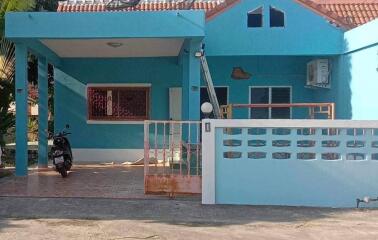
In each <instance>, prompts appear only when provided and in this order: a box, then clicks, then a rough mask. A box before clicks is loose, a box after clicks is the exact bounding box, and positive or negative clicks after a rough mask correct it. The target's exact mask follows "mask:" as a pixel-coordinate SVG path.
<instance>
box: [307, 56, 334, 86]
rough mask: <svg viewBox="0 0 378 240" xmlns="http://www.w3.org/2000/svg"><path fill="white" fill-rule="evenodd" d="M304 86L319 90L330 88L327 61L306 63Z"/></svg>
mask: <svg viewBox="0 0 378 240" xmlns="http://www.w3.org/2000/svg"><path fill="white" fill-rule="evenodd" d="M306 86H308V87H319V88H330V87H331V85H330V77H329V61H328V59H316V60H313V61H311V62H309V63H307V82H306Z"/></svg>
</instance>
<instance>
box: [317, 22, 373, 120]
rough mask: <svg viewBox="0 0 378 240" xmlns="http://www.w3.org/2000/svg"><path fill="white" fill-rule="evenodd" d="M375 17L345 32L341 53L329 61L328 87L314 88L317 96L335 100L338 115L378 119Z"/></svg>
mask: <svg viewBox="0 0 378 240" xmlns="http://www.w3.org/2000/svg"><path fill="white" fill-rule="evenodd" d="M377 32H378V20H375V21H373V22H370V23H368V24H365V25H363V26H361V27H358V28H355V29H352V30H350V31H348V32H346V33H345V37H344V49H345V50H344V51H345V53H344V54H342V55H340V56H338V57H334V58H333V61H332V82H331V85H332V87H331V89H329V90H327V89H322V90H317V94H316V95H315V97H316V99H317V100H326V101H329V100H332V99H334V100H335V102H336V116H337V118H340V119H354V120H377V119H378V106H377V104H376V103H377V102H378V96H377V89H378V34H372V33H377Z"/></svg>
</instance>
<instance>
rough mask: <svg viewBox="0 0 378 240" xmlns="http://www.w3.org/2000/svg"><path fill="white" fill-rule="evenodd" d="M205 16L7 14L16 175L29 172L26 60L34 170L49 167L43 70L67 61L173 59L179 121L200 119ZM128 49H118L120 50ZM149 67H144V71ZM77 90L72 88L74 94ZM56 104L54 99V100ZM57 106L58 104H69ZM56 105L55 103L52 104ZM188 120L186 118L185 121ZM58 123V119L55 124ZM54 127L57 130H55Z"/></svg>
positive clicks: (192, 13) (178, 13)
mask: <svg viewBox="0 0 378 240" xmlns="http://www.w3.org/2000/svg"><path fill="white" fill-rule="evenodd" d="M204 24H205V14H204V12H203V11H190V10H178V11H163V12H101V13H8V14H7V16H6V33H5V34H6V37H7V38H8V39H10V40H11V41H12V42H14V43H15V47H16V175H17V176H25V175H27V174H28V171H27V157H28V154H27V121H28V115H27V96H28V90H27V83H28V76H27V58H28V54H29V53H31V54H33V55H35V56H37V57H38V90H39V119H38V121H39V131H38V135H39V148H38V166H39V168H45V167H47V163H48V147H47V137H48V133H47V120H48V107H47V104H48V101H47V99H48V94H47V66H48V63H51V64H52V65H54V67H55V72H57V71H60V70H59V69H60V67H61V66H62V64H63V63H62V62H63V61H64V59H65V58H81V59H82V58H87V59H90V58H133V57H160V56H176V57H177V61H178V64H180V65H181V67H182V96H183V99H182V118H183V119H184V120H198V119H199V113H200V111H199V106H200V104H199V102H200V95H199V94H200V92H199V86H200V63H199V60H198V59H197V58H196V57H195V52H197V51H199V50H200V48H201V43H202V39H203V37H204V34H205V33H204ZM121 45H123V46H128V47H127V48H118V47H119V46H121ZM146 67H148V66H146ZM73 90H75V89H73ZM55 101H57V99H55ZM66 101H67V103H62V102H60V103H59V104H70V101H69V99H68V100H67V99H66ZM55 106H57V104H56V103H55ZM189 116H190V117H189ZM56 120H57V121H59V119H56ZM57 130H59V129H57V128H56V127H55V131H57Z"/></svg>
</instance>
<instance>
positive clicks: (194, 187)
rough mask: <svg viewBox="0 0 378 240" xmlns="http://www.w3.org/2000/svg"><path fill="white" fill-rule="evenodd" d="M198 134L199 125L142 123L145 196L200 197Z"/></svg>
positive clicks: (184, 122)
mask: <svg viewBox="0 0 378 240" xmlns="http://www.w3.org/2000/svg"><path fill="white" fill-rule="evenodd" d="M200 134H201V121H165V120H157V121H155V120H146V121H144V193H145V194H167V195H169V196H174V195H181V194H183V195H191V194H201V193H202V169H201V168H202V160H201V159H202V158H201V136H200ZM151 136H152V137H151ZM151 143H152V144H151ZM151 153H152V154H151ZM151 155H152V157H151ZM185 156H186V159H184V157H185ZM192 158H194V163H192ZM193 165H194V167H193Z"/></svg>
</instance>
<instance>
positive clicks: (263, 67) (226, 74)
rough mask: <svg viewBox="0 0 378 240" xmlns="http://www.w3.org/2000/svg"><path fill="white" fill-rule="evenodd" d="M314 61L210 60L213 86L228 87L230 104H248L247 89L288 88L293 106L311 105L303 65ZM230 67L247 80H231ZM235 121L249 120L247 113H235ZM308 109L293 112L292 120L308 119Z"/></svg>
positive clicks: (267, 58) (273, 58)
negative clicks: (249, 77)
mask: <svg viewBox="0 0 378 240" xmlns="http://www.w3.org/2000/svg"><path fill="white" fill-rule="evenodd" d="M311 59H313V57H288V56H287V57H285V56H255V57H209V58H208V61H209V68H210V71H211V74H212V77H213V81H214V85H216V86H229V103H235V104H236V103H249V87H252V86H291V87H292V102H313V101H314V99H313V95H314V93H315V92H314V90H312V89H308V88H305V87H304V86H305V83H306V64H307V62H309V61H311ZM233 67H242V68H243V70H244V71H247V72H249V73H251V74H252V78H251V79H250V80H233V79H232V78H231V72H232V69H233ZM234 113H235V114H234V118H240V119H243V118H244V119H245V118H248V110H247V109H243V110H242V109H238V110H235V112H234ZM307 113H308V111H307V109H294V110H293V113H292V114H293V115H292V116H293V118H304V117H307Z"/></svg>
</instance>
